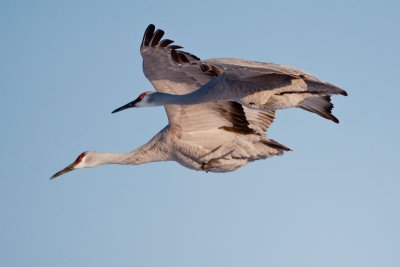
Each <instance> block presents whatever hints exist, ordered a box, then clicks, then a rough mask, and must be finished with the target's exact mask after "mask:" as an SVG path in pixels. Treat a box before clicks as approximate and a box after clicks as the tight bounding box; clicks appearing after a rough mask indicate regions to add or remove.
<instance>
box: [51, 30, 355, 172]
mask: <svg viewBox="0 0 400 267" xmlns="http://www.w3.org/2000/svg"><path fill="white" fill-rule="evenodd" d="M163 35H164V32H163V31H162V30H160V29H158V30H155V27H154V25H149V26H148V27H147V29H146V32H145V34H144V37H143V41H142V44H141V47H140V52H141V55H142V57H143V71H144V74H145V76H146V77H147V78H148V79H149V80H150V82H151V83H152V84H153V86H154V88H155V89H156V90H157V92H146V93H143V94H141V95H140V96H139V97H138V98H137V99H136V100H134V101H132V102H130V103H128V104H127V105H125V106H123V107H121V108H119V109H117V110H115V111H114V112H117V111H121V110H123V109H126V108H130V107H145V106H160V105H163V106H164V107H165V110H166V113H167V116H168V121H169V124H168V125H167V126H166V127H165V128H164V129H163V130H161V131H160V132H159V133H158V134H157V135H156V136H155V137H153V138H152V139H151V140H150V141H149V142H148V143H147V144H145V145H143V146H142V147H140V148H138V149H136V150H134V151H132V152H130V153H126V154H114V153H105V152H94V151H88V152H84V153H82V154H80V155H79V156H78V158H77V159H76V160H75V162H74V163H72V164H70V165H69V166H67V167H66V168H64V169H63V170H61V171H60V172H58V173H56V174H54V175H53V176H52V177H51V178H55V177H57V176H59V175H62V174H64V173H66V172H68V171H71V170H73V169H77V168H84V167H95V166H98V165H102V164H132V165H137V164H142V163H148V162H154V161H176V162H178V163H180V164H181V165H183V166H185V167H188V168H190V169H194V170H203V171H211V172H229V171H234V170H236V169H237V168H239V167H242V166H244V165H246V164H247V163H249V162H251V161H254V160H258V159H265V158H268V157H271V156H275V155H282V154H283V153H284V152H285V151H289V150H290V149H289V148H287V147H286V146H284V145H281V144H279V143H278V142H276V141H274V140H272V139H268V137H267V136H266V135H265V131H266V130H267V129H268V127H269V126H270V124H271V123H272V122H273V120H274V118H275V110H277V109H282V108H290V107H300V108H303V109H305V110H308V111H311V112H314V113H316V114H318V115H320V116H322V117H325V118H327V119H330V120H332V121H335V122H338V120H337V119H336V117H335V116H333V115H332V114H331V110H332V108H333V105H332V103H331V99H330V96H331V95H333V94H342V95H347V93H346V92H345V91H344V90H342V89H340V88H338V87H336V86H334V85H331V84H329V83H326V82H323V81H320V80H319V79H317V78H316V77H314V76H312V75H311V74H309V73H307V72H304V71H302V70H299V69H296V68H293V67H288V66H283V65H277V64H272V63H260V62H255V61H249V60H241V59H226V58H225V59H209V60H203V61H202V60H200V59H199V58H198V57H196V56H194V55H192V54H190V53H187V52H184V51H181V50H179V49H180V48H182V47H180V46H177V45H171V44H172V43H173V41H172V40H169V39H163V40H162V37H163Z"/></svg>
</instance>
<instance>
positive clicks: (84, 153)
mask: <svg viewBox="0 0 400 267" xmlns="http://www.w3.org/2000/svg"><path fill="white" fill-rule="evenodd" d="M85 155H86V152H83V153H81V154H80V155H79V156H78V157H77V158H76V160H75V164H78V163H79V162H81V161H82V159H83V157H84V156H85Z"/></svg>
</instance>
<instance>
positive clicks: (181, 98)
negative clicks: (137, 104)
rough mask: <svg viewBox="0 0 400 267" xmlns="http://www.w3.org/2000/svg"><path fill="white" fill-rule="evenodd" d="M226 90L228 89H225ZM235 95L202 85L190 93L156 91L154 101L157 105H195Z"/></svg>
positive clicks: (229, 99) (232, 97) (224, 99)
mask: <svg viewBox="0 0 400 267" xmlns="http://www.w3.org/2000/svg"><path fill="white" fill-rule="evenodd" d="M225 91H226V90H225ZM231 100H235V97H234V96H233V95H230V94H226V93H224V92H219V90H218V88H215V87H214V88H208V87H206V86H203V87H201V88H200V89H199V90H197V91H193V92H191V93H188V94H183V95H174V94H167V93H161V92H156V93H154V94H153V99H152V103H153V104H154V105H156V106H162V105H193V104H201V103H206V102H212V101H231Z"/></svg>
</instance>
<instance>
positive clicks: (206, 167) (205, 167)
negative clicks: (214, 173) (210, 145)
mask: <svg viewBox="0 0 400 267" xmlns="http://www.w3.org/2000/svg"><path fill="white" fill-rule="evenodd" d="M211 168H212V164H211V162H203V164H201V169H202V170H203V171H205V172H206V173H208V172H209V170H211Z"/></svg>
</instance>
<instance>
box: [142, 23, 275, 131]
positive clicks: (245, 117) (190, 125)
mask: <svg viewBox="0 0 400 267" xmlns="http://www.w3.org/2000/svg"><path fill="white" fill-rule="evenodd" d="M163 36H164V31H163V30H161V29H157V30H155V26H154V25H152V24H150V25H149V26H148V27H147V29H146V31H145V33H144V36H143V40H142V44H141V46H140V52H141V55H142V57H143V71H144V74H145V76H146V77H147V78H148V79H149V80H150V82H151V83H152V84H153V86H154V88H155V89H156V90H157V91H159V92H164V93H172V94H186V93H190V92H192V91H195V90H197V89H198V88H200V87H201V86H202V85H204V84H206V83H208V82H209V81H210V80H211V79H212V78H213V77H214V76H215V75H214V74H215V73H218V69H217V68H216V67H215V68H214V66H213V65H210V64H203V63H202V62H201V61H200V59H199V58H198V57H197V56H195V55H193V54H190V53H188V52H184V51H180V49H181V48H182V47H181V46H177V45H172V43H173V41H172V40H170V39H162V37H163ZM165 110H166V112H167V116H168V119H169V122H170V124H176V125H179V126H180V127H181V128H183V129H184V130H187V131H194V130H204V129H211V128H221V129H226V130H228V129H229V130H232V131H237V132H248V133H249V132H252V131H253V132H257V133H263V132H265V131H266V130H267V129H268V127H269V125H270V124H271V123H272V122H273V119H274V117H275V113H274V112H273V111H271V112H261V111H257V110H251V109H248V108H246V107H242V106H241V105H240V104H238V103H235V102H222V101H221V102H218V103H215V102H214V103H213V102H210V103H206V104H201V105H196V106H178V105H168V106H165Z"/></svg>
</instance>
